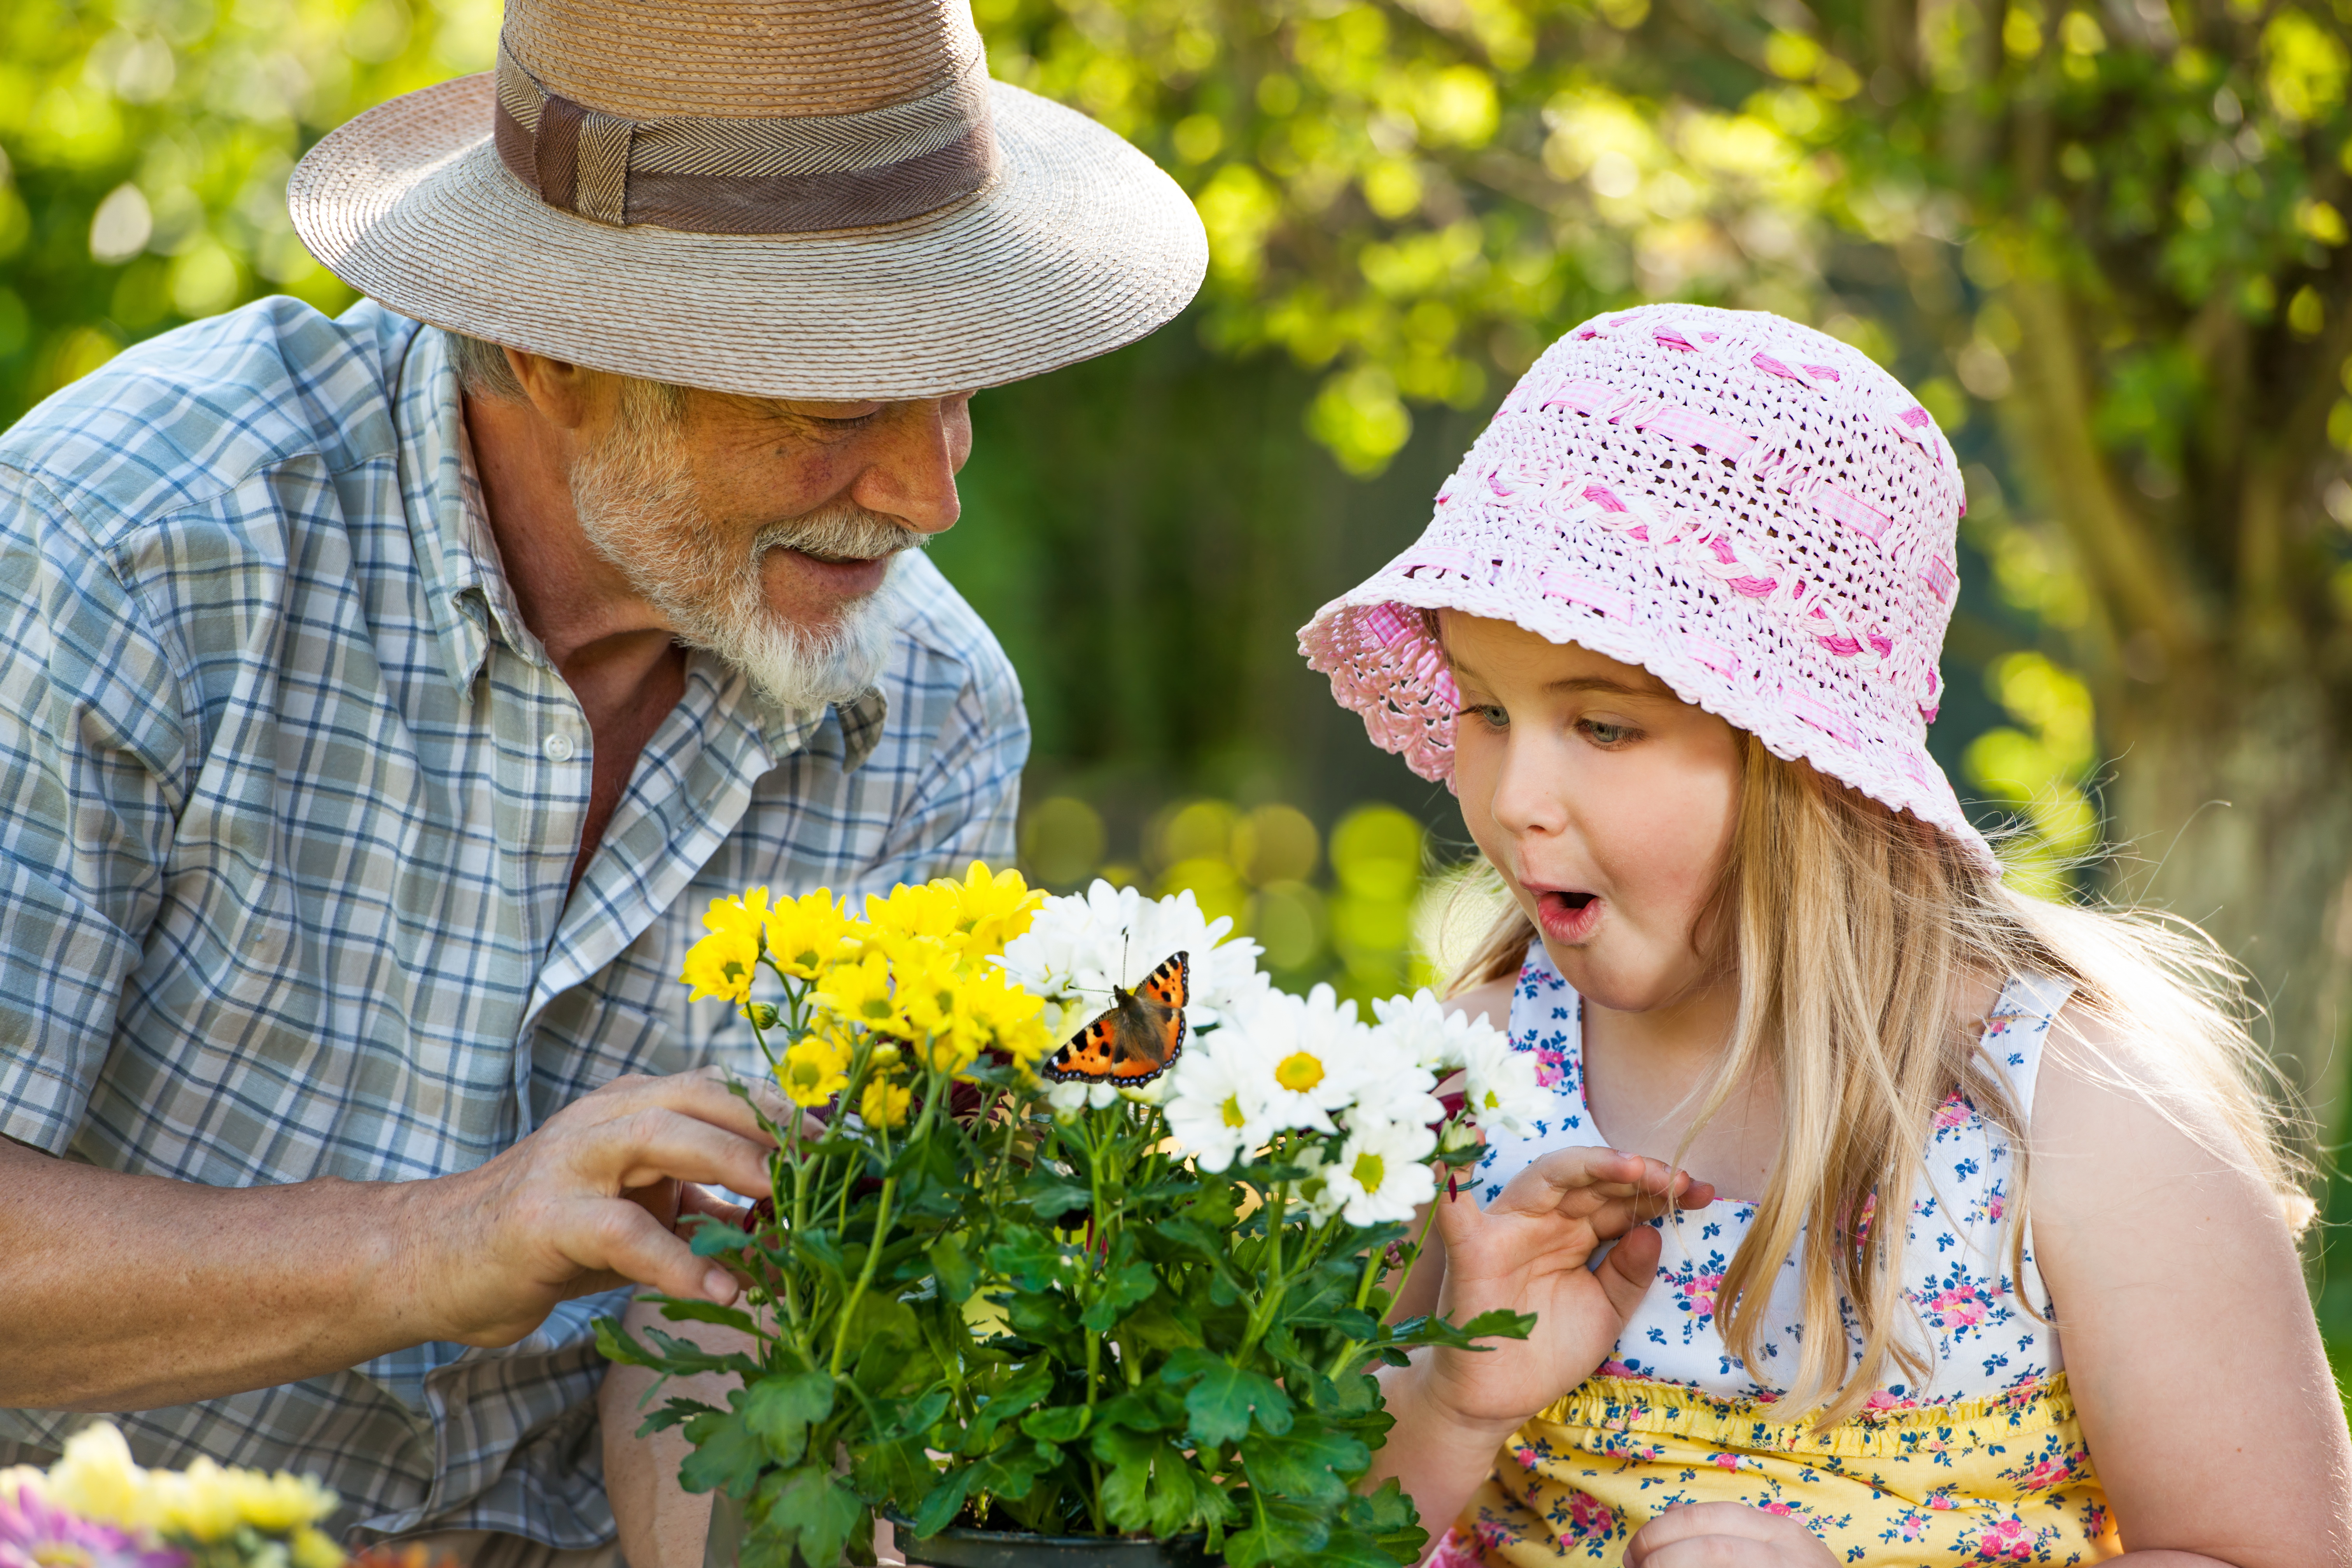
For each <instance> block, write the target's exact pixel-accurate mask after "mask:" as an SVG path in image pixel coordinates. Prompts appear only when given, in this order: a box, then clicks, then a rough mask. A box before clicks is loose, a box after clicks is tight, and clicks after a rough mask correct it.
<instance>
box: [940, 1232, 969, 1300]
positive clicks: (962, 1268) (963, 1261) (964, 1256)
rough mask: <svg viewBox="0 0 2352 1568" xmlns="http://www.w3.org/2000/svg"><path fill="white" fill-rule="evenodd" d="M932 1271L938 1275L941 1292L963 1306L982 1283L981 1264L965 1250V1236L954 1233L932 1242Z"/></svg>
mask: <svg viewBox="0 0 2352 1568" xmlns="http://www.w3.org/2000/svg"><path fill="white" fill-rule="evenodd" d="M930 1259H931V1272H932V1273H933V1274H935V1275H937V1276H938V1278H939V1281H940V1294H941V1295H943V1296H945V1297H946V1298H947V1299H948V1300H950V1301H953V1302H955V1303H956V1304H957V1305H958V1306H961V1305H962V1304H963V1303H964V1302H966V1301H969V1300H971V1293H972V1291H973V1289H976V1288H977V1287H978V1286H979V1284H980V1266H979V1265H978V1264H976V1263H974V1262H973V1261H972V1259H971V1254H970V1253H969V1252H967V1251H965V1250H964V1245H963V1238H962V1237H960V1236H956V1235H954V1234H952V1233H950V1234H949V1235H947V1236H943V1237H940V1238H939V1240H937V1241H935V1242H933V1243H932V1244H931V1251H930Z"/></svg>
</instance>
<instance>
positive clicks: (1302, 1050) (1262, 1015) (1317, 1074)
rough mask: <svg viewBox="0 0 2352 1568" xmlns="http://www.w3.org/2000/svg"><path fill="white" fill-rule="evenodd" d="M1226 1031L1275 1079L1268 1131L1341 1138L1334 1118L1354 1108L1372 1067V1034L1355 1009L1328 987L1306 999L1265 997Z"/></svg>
mask: <svg viewBox="0 0 2352 1568" xmlns="http://www.w3.org/2000/svg"><path fill="white" fill-rule="evenodd" d="M1225 1027H1226V1029H1227V1030H1229V1031H1230V1032H1232V1033H1233V1034H1234V1035H1235V1036H1237V1037H1238V1038H1236V1039H1235V1041H1234V1047H1236V1048H1239V1049H1244V1050H1246V1051H1248V1052H1250V1053H1251V1054H1252V1055H1254V1056H1255V1058H1257V1059H1258V1060H1259V1062H1261V1063H1262V1064H1263V1066H1264V1070H1265V1073H1266V1076H1267V1077H1268V1078H1269V1079H1271V1080H1272V1082H1271V1084H1270V1086H1269V1087H1268V1089H1267V1090H1266V1122H1267V1125H1268V1126H1269V1127H1270V1128H1272V1129H1273V1130H1275V1131H1282V1130H1284V1129H1286V1128H1288V1129H1297V1130H1300V1131H1306V1130H1308V1129H1312V1130H1313V1131H1318V1132H1335V1133H1336V1132H1337V1131H1339V1126H1338V1124H1337V1123H1335V1122H1334V1121H1332V1120H1331V1113H1332V1112H1333V1111H1335V1110H1341V1109H1343V1108H1345V1107H1347V1106H1349V1105H1352V1104H1354V1103H1355V1099H1356V1089H1357V1086H1358V1085H1359V1084H1360V1083H1361V1082H1362V1081H1363V1075H1364V1071H1365V1069H1366V1068H1367V1067H1368V1066H1370V1062H1369V1060H1368V1058H1369V1056H1370V1051H1369V1048H1368V1047H1369V1045H1370V1033H1371V1031H1370V1030H1369V1029H1368V1028H1366V1027H1365V1026H1363V1025H1361V1024H1360V1023H1358V1022H1357V1021H1356V1005H1355V1004H1354V1003H1353V1002H1342V1001H1340V1000H1339V997H1338V995H1337V994H1335V993H1334V992H1333V991H1332V989H1331V988H1330V987H1329V986H1328V985H1318V986H1317V987H1316V988H1315V989H1314V990H1313V991H1311V992H1309V993H1308V994H1306V995H1305V996H1294V995H1292V994H1290V993H1288V992H1286V991H1275V990H1267V991H1264V992H1261V993H1259V994H1257V995H1255V996H1254V997H1250V998H1248V999H1246V1000H1245V1001H1244V1003H1243V1004H1242V1005H1241V1007H1240V1008H1239V1009H1238V1010H1236V1011H1235V1012H1234V1015H1233V1016H1232V1017H1231V1018H1229V1019H1228V1020H1227V1022H1226V1024H1225Z"/></svg>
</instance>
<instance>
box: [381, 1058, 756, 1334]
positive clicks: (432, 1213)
mask: <svg viewBox="0 0 2352 1568" xmlns="http://www.w3.org/2000/svg"><path fill="white" fill-rule="evenodd" d="M752 1093H753V1094H754V1095H755V1096H758V1097H759V1098H760V1104H761V1110H763V1111H765V1112H766V1114H767V1115H768V1117H769V1119H770V1120H771V1121H776V1120H779V1119H781V1118H782V1117H783V1116H784V1115H787V1114H790V1113H791V1111H790V1108H789V1107H788V1106H785V1105H784V1104H783V1103H782V1100H780V1099H777V1098H776V1097H775V1096H773V1095H772V1094H768V1093H765V1092H763V1090H762V1089H761V1087H760V1086H758V1085H756V1084H755V1085H754V1086H753V1087H752ZM775 1146H776V1144H775V1140H774V1139H773V1138H772V1137H770V1136H769V1135H768V1134H767V1133H766V1132H765V1131H762V1130H761V1126H760V1121H759V1117H758V1116H756V1115H755V1114H754V1113H753V1111H752V1109H751V1106H749V1105H746V1104H745V1103H744V1102H743V1101H742V1100H740V1099H739V1098H737V1097H736V1095H735V1094H734V1093H732V1092H731V1091H730V1089H728V1087H727V1083H726V1080H725V1079H724V1077H723V1076H722V1075H721V1074H720V1073H719V1070H718V1069H716V1068H704V1069H702V1070H701V1071H698V1072H690V1073H679V1074H677V1075H676V1076H674V1077H669V1078H643V1077H636V1076H631V1077H628V1078H622V1079H614V1081H613V1082H611V1083H608V1084H606V1085H604V1087H603V1088H602V1089H597V1090H596V1091H595V1092H593V1094H589V1095H586V1096H584V1097H583V1098H582V1099H580V1100H575V1101H573V1102H572V1104H570V1105H567V1106H565V1107H564V1108H563V1109H562V1110H559V1111H557V1112H556V1113H555V1114H554V1115H553V1116H551V1117H549V1118H548V1119H547V1121H546V1122H545V1123H544V1124H543V1125H542V1126H541V1127H540V1128H539V1129H538V1130H537V1131H533V1132H532V1133H531V1134H530V1136H529V1137H527V1138H524V1139H522V1140H521V1141H520V1142H517V1143H516V1144H515V1145H514V1146H513V1147H511V1148H509V1149H507V1150H505V1151H504V1152H501V1153H499V1155H498V1156H497V1157H496V1158H495V1159H492V1160H490V1161H488V1163H485V1164H482V1165H480V1166H478V1167H477V1168H476V1169H474V1170H471V1171H467V1172H465V1173H461V1174H458V1175H455V1176H447V1177H443V1178H441V1179H440V1180H437V1181H431V1182H419V1183H416V1184H415V1197H414V1201H413V1202H412V1204H411V1205H410V1209H409V1212H408V1215H407V1216H406V1221H405V1226H404V1229H405V1232H406V1236H405V1238H404V1239H405V1247H406V1249H407V1251H408V1252H409V1255H410V1257H411V1258H412V1259H413V1262H412V1266H411V1268H410V1269H409V1271H408V1272H409V1276H410V1278H411V1279H412V1280H413V1281H414V1282H415V1283H414V1289H415V1294H416V1300H417V1301H418V1307H419V1311H420V1313H421V1314H422V1315H424V1316H425V1318H426V1319H427V1321H429V1322H430V1324H431V1328H430V1329H429V1331H427V1332H426V1333H425V1337H426V1338H431V1339H440V1340H449V1341H455V1342H459V1343H463V1344H474V1345H504V1344H511V1343H513V1342H515V1341H516V1340H518V1339H520V1338H521V1337H522V1336H523V1335H525V1334H527V1333H529V1332H530V1331H531V1330H533V1329H534V1328H537V1327H538V1326H539V1324H540V1323H541V1321H543V1320H544V1319H545V1318H546V1316H547V1314H548V1313H549V1312H550V1311H551V1310H553V1309H554V1308H555V1306H556V1304H557V1303H558V1302H561V1301H566V1300H571V1299H572V1298H573V1297H575V1296H585V1295H591V1294H593V1293H594V1292H596V1291H598V1290H609V1289H614V1288H615V1287H618V1286H622V1285H626V1284H629V1283H631V1282H632V1281H634V1282H635V1283H637V1284H640V1285H647V1286H650V1287H652V1288H653V1289H656V1290H661V1291H665V1292H667V1293H668V1294H670V1295H673V1296H684V1297H700V1298H702V1299H703V1300H709V1301H716V1302H719V1304H721V1305H725V1304H727V1303H730V1302H732V1301H733V1300H735V1298H736V1295H737V1293H738V1287H737V1283H736V1280H735V1278H734V1276H733V1275H731V1274H730V1273H729V1272H728V1271H727V1270H726V1269H724V1268H720V1267H719V1265H718V1264H717V1263H715V1262H712V1261H711V1260H709V1259H708V1258H697V1257H695V1256H694V1253H693V1251H692V1249H691V1248H690V1247H688V1245H687V1243H686V1242H685V1241H684V1240H682V1239H681V1238H680V1237H678V1235H677V1222H678V1220H679V1219H680V1218H682V1217H684V1216H685V1215H689V1214H711V1215H720V1216H722V1217H731V1216H733V1215H736V1214H737V1213H738V1212H739V1211H736V1210H734V1209H732V1208H731V1207H730V1206H729V1205H725V1204H724V1203H723V1202H721V1201H720V1200H719V1199H717V1198H716V1197H715V1196H713V1195H711V1194H704V1193H701V1192H699V1191H698V1189H697V1188H696V1187H694V1186H692V1185H686V1184H694V1183H710V1184H716V1185H720V1186H726V1187H730V1188H732V1189H733V1190H734V1191H736V1192H739V1193H760V1192H765V1191H766V1190H767V1188H768V1156H769V1154H770V1153H771V1152H772V1151H773V1150H774V1149H775Z"/></svg>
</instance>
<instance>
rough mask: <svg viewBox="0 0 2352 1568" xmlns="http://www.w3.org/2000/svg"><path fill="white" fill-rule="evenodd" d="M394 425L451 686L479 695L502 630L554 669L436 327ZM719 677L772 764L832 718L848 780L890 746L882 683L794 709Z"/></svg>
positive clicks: (416, 360) (416, 348)
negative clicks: (485, 484) (511, 580)
mask: <svg viewBox="0 0 2352 1568" xmlns="http://www.w3.org/2000/svg"><path fill="white" fill-rule="evenodd" d="M394 422H395V425H396V426H397V428H398V429H399V432H400V481H401V499H402V502H403V505H404V510H406V512H407V514H408V525H409V531H410V534H411V536H412V538H413V539H414V541H415V552H416V563H417V570H418V573H419V574H421V575H422V576H423V578H424V580H425V598H426V601H427V602H428V603H429V604H430V605H431V606H432V614H433V622H434V630H435V632H436V641H437V642H438V643H439V645H440V648H441V653H442V660H443V668H445V669H446V672H447V674H448V677H449V682H450V684H451V685H452V686H454V687H456V688H457V690H458V692H459V693H460V694H461V695H462V694H464V693H466V692H467V691H470V690H471V689H472V688H473V684H474V681H475V679H476V678H477V677H478V676H479V675H480V674H481V670H482V661H483V660H484V659H485V658H488V655H489V643H490V637H491V635H492V631H493V629H495V631H496V635H497V636H498V637H499V639H500V640H501V641H503V642H505V643H506V644H507V646H508V647H511V648H513V649H515V650H516V651H517V652H518V653H520V654H521V655H522V656H523V657H524V658H528V659H530V661H531V662H532V663H534V664H538V665H542V666H550V667H551V660H550V659H549V658H548V657H547V650H546V648H545V647H543V646H542V645H541V642H540V640H539V638H538V637H537V636H536V635H534V634H533V633H532V631H531V630H530V627H529V626H526V625H524V624H523V618H522V611H521V608H520V606H519V605H516V603H515V600H514V591H513V589H512V588H511V587H510V586H509V584H508V583H507V574H506V567H505V564H504V563H503V562H501V561H500V560H499V546H498V540H497V538H496V537H495V536H494V535H493V534H492V533H491V531H490V516H489V510H488V507H487V506H486V505H485V504H484V502H483V500H482V484H481V477H480V472H479V470H478V468H476V467H475V463H474V447H473V442H472V439H471V438H470V437H469V436H468V435H467V429H466V405H465V399H464V397H463V396H462V395H460V392H459V388H458V383H457V367H456V366H455V365H454V364H453V363H451V362H450V359H449V353H448V347H447V344H446V341H445V340H444V339H443V337H442V335H441V333H440V332H438V331H435V330H434V329H432V328H430V327H424V328H420V329H419V330H418V331H417V333H416V335H415V338H414V339H413V340H412V341H411V342H410V343H409V347H408V353H407V354H406V355H405V356H404V359H403V361H402V363H401V376H400V390H399V395H398V396H397V398H396V399H395V400H394ZM693 657H694V658H696V659H698V660H709V661H710V662H711V663H712V664H714V665H716V664H717V663H718V659H717V657H716V656H715V655H712V654H709V653H707V652H704V651H701V650H699V649H698V650H696V652H695V654H694V656H693ZM713 673H714V675H716V676H717V677H718V679H717V684H718V685H719V687H720V688H721V689H732V690H733V692H734V705H735V706H737V707H738V709H739V710H740V711H742V713H743V717H744V718H745V719H746V720H748V721H750V722H751V725H752V727H753V728H754V729H756V730H757V731H758V732H759V734H760V738H761V743H762V744H763V745H764V746H765V747H766V749H767V751H768V754H769V756H770V757H771V758H772V759H774V760H777V761H781V760H782V759H783V758H785V757H788V756H791V755H793V753H794V752H798V751H800V750H801V749H802V748H803V747H805V746H806V745H808V744H809V742H811V741H812V740H814V738H815V736H816V735H817V733H818V731H821V730H822V729H823V728H824V721H825V720H826V719H827V718H828V717H837V718H838V721H839V724H840V730H841V748H842V771H843V772H844V773H851V772H855V771H856V769H857V767H858V766H859V765H860V764H861V763H864V762H865V761H866V758H868V757H870V756H872V755H873V754H874V748H875V747H876V746H877V744H879V743H880V742H881V739H882V726H883V721H885V720H886V719H887V717H888V716H889V710H890V703H889V699H888V697H887V694H886V693H885V692H884V691H883V690H882V689H881V688H880V687H878V686H877V687H868V688H867V689H866V690H864V691H863V692H860V693H859V694H858V695H857V696H856V697H853V698H851V699H850V700H848V701H846V702H840V703H835V705H834V706H833V707H832V708H830V709H820V710H789V709H783V708H779V707H777V706H776V705H775V704H773V703H772V702H769V701H768V700H766V699H764V698H762V697H761V696H760V695H759V693H758V692H757V690H756V689H753V688H752V686H751V681H750V680H749V679H747V678H745V677H744V676H743V675H742V674H741V672H740V671H737V670H731V669H725V670H714V671H713Z"/></svg>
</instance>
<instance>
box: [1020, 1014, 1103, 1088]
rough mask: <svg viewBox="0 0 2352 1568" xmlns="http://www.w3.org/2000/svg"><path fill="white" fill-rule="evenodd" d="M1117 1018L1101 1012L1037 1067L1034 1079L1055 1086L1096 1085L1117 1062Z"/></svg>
mask: <svg viewBox="0 0 2352 1568" xmlns="http://www.w3.org/2000/svg"><path fill="white" fill-rule="evenodd" d="M1116 1061H1118V1014H1117V1013H1115V1012H1112V1013H1104V1014H1101V1015H1100V1016H1097V1017H1096V1019H1095V1020H1094V1022H1092V1023H1090V1024H1088V1025H1087V1026H1086V1027H1085V1028H1083V1029H1080V1030H1079V1031H1078V1032H1077V1033H1076V1034H1075V1035H1072V1036H1071V1037H1069V1039H1068V1040H1067V1041H1066V1043H1065V1044H1064V1045H1063V1047H1062V1048H1061V1049H1060V1050H1058V1051H1055V1053H1054V1054H1053V1055H1052V1056H1050V1057H1047V1058H1045V1060H1044V1061H1043V1062H1041V1063H1039V1064H1038V1066H1037V1072H1038V1076H1040V1077H1042V1078H1049V1079H1053V1080H1054V1081H1055V1082H1056V1083H1068V1082H1071V1081H1072V1080H1076V1081H1079V1082H1085V1083H1100V1082H1102V1081H1103V1080H1104V1079H1108V1077H1110V1075H1111V1067H1112V1064H1113V1063H1115V1062H1116Z"/></svg>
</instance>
